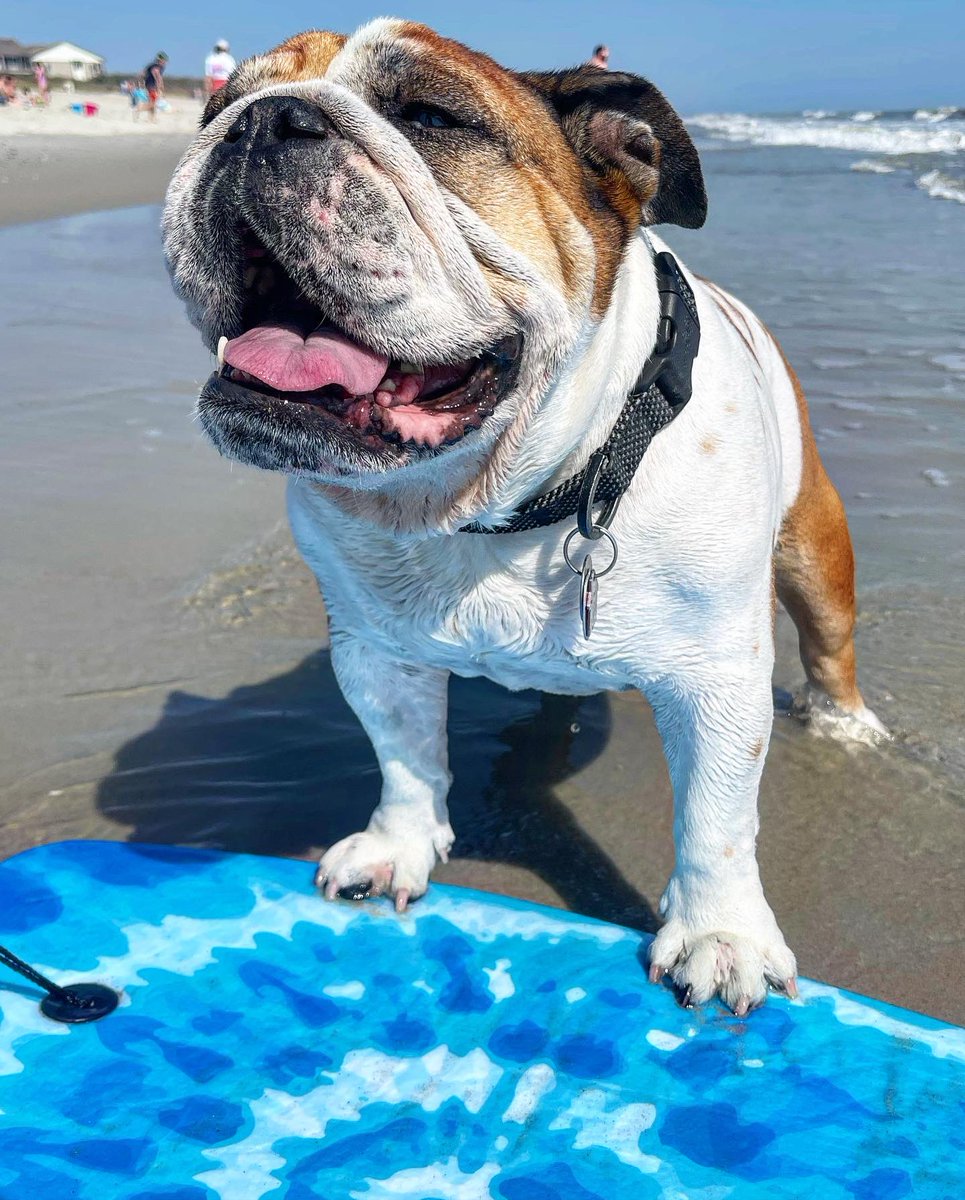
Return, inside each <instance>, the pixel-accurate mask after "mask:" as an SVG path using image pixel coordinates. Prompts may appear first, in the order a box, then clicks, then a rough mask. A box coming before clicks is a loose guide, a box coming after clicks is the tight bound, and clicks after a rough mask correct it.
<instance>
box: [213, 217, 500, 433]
mask: <svg viewBox="0 0 965 1200" xmlns="http://www.w3.org/2000/svg"><path fill="white" fill-rule="evenodd" d="M243 245H244V254H245V268H244V284H245V295H244V306H243V318H242V325H243V326H244V332H242V333H241V334H239V335H238V336H236V337H233V338H227V337H222V338H221V339H220V342H219V345H218V361H219V370H218V371H217V372H216V373H215V376H213V377H212V379H211V380H210V381H209V385H208V387H207V388H206V389H205V391H206V393H207V399H208V400H209V401H211V400H213V399H214V398H215V395H214V394H215V393H217V392H220V393H221V394H222V396H223V397H224V399H226V400H231V399H232V398H234V399H237V398H238V393H239V392H244V393H245V394H246V397H247V400H248V405H249V407H250V406H251V404H252V403H254V404H256V405H257V406H258V408H259V409H260V410H261V412H262V416H263V417H269V416H270V415H271V412H275V414H276V415H277V416H278V417H279V419H283V420H282V424H290V423H291V419H292V418H295V420H296V422H297V424H298V425H299V426H304V425H305V424H306V422H309V423H310V422H312V421H313V419H314V420H318V421H321V422H324V423H325V424H326V426H327V427H328V428H327V432H328V433H329V434H333V433H335V430H334V429H333V428H332V425H333V424H334V425H337V426H339V427H340V429H341V432H342V434H343V435H344V436H347V438H348V440H349V441H350V442H351V443H352V445H353V448H354V449H356V450H358V449H360V448H361V446H360V442H361V443H362V444H364V445H365V446H367V447H369V448H370V449H382V450H389V449H390V447H409V448H412V449H419V450H423V451H425V450H428V451H433V450H438V449H440V448H441V447H443V446H446V445H448V444H450V443H452V442H455V441H458V440H459V439H461V438H463V437H465V435H466V434H467V433H469V432H471V431H472V430H475V429H479V428H480V427H481V426H482V424H483V422H484V421H485V420H486V418H487V417H489V416H491V415H492V413H493V412H494V411H495V409H496V406H497V404H498V403H499V401H500V400H501V399H502V398H503V396H504V395H505V394H506V393H507V391H508V390H509V388H510V387H511V385H512V382H513V379H514V377H515V368H516V365H517V362H518V359H519V355H520V351H521V347H522V339H521V338H520V337H519V336H511V337H507V338H504V339H503V340H502V341H500V342H499V343H498V344H497V345H495V346H493V347H492V348H491V349H488V350H486V351H485V352H483V353H482V354H479V355H477V356H475V357H472V358H466V359H462V360H459V361H455V362H414V361H406V360H400V359H391V358H389V357H388V356H387V355H385V354H382V353H381V352H379V351H378V350H375V349H372V348H371V347H370V346H366V345H364V344H363V343H362V342H360V341H358V340H355V339H354V338H352V337H349V336H348V335H347V334H346V333H344V332H343V331H342V330H340V329H338V328H337V327H336V326H335V325H334V324H333V323H332V321H331V320H330V319H328V318H326V317H325V316H324V315H323V314H322V313H321V311H320V310H319V309H318V308H317V307H316V306H315V305H314V304H313V303H312V302H311V300H310V299H308V298H307V297H306V296H305V295H304V294H303V293H302V292H301V290H300V288H299V287H298V285H297V284H296V283H295V282H294V281H293V280H292V279H291V277H290V276H289V275H288V274H287V272H285V270H284V268H283V267H282V266H281V264H280V263H279V262H278V261H277V259H276V258H275V257H274V256H273V255H272V254H271V253H270V252H269V251H268V250H266V249H265V248H264V247H263V246H261V245H260V244H259V243H258V242H257V241H255V240H254V238H253V237H252V236H251V235H250V234H249V235H247V236H246V238H245V240H244V243H243ZM225 383H226V384H228V385H233V386H229V387H227V388H225V387H223V386H218V385H222V384H225ZM212 385H215V386H214V387H213V386H212ZM202 400H203V401H204V400H205V396H204V395H203V396H202ZM202 415H204V414H202ZM252 432H253V431H252ZM216 440H219V441H220V439H216ZM273 440H275V439H274V437H273Z"/></svg>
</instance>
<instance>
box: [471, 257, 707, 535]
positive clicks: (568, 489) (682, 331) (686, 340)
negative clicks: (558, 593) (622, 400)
mask: <svg viewBox="0 0 965 1200" xmlns="http://www.w3.org/2000/svg"><path fill="white" fill-rule="evenodd" d="M653 267H654V272H655V274H656V281H657V289H658V291H659V292H660V320H659V323H658V325H657V345H656V348H655V349H654V352H653V353H652V354H651V355H650V357H649V358H648V359H647V361H646V363H645V364H644V367H643V370H642V371H641V372H640V375H639V377H638V378H637V382H636V383H635V384H634V386H633V390H632V391H631V393H630V395H629V396H628V397H627V402H626V404H625V405H624V406H623V410H622V411H621V413H620V415H619V417H617V420H616V424H615V425H614V426H613V429H612V431H611V433H610V436H609V438H607V440H606V442H604V444H603V445H602V446H601V447H600V448H599V449H598V450H596V451H595V452H594V453H593V454H592V455H591V456H590V460H589V462H588V463H587V465H586V466H585V467H584V468H583V470H582V471H580V472H579V473H578V474H576V475H571V476H570V478H569V479H565V480H564V481H563V482H562V483H561V484H559V485H558V486H557V487H555V488H553V489H552V491H549V492H545V493H543V495H541V496H535V497H534V498H533V499H532V500H527V501H526V503H525V504H522V505H521V506H520V507H519V508H518V509H517V510H516V512H515V513H514V514H513V515H512V516H511V517H510V518H509V520H508V521H506V522H505V523H504V524H502V525H500V526H499V527H498V528H489V527H487V526H485V525H480V524H479V523H478V522H476V521H474V522H473V523H472V524H471V525H463V526H462V528H461V529H460V530H459V532H460V533H522V532H523V531H524V530H527V529H539V528H541V527H542V526H544V525H555V524H556V523H557V522H558V521H565V520H566V519H567V517H572V516H573V515H574V514H576V513H577V512H578V510H579V509H580V500H581V496H582V497H583V499H584V501H588V503H586V505H585V507H586V509H587V512H589V510H590V509H592V507H593V506H594V505H596V504H605V505H606V506H607V507H606V510H605V513H604V515H603V517H601V519H600V525H601V526H602V527H603V528H605V527H606V525H608V524H609V522H610V520H612V518H613V515H614V513H615V512H616V507H617V505H618V504H619V502H620V498H621V497H622V495H623V493H624V492H625V491H626V490H627V488H628V487H629V486H630V480H631V479H632V478H633V476H634V475H635V474H636V471H637V468H638V467H639V466H640V462H641V460H642V458H643V456H644V454H645V453H646V450H647V447H648V446H649V445H650V443H651V442H652V441H653V439H654V437H655V436H656V434H658V433H659V432H660V430H661V429H663V427H664V426H665V425H669V424H670V422H671V421H672V420H673V419H674V417H675V416H676V415H677V414H678V413H679V412H680V411H681V410H682V409H683V407H684V405H685V404H686V403H687V401H688V400H689V399H690V396H691V390H692V389H691V371H692V368H693V363H694V359H695V358H696V357H697V351H698V348H699V346H700V321H699V319H698V317H697V302H696V301H695V300H694V294H693V292H692V291H691V288H690V284H688V282H687V280H686V279H685V278H684V276H683V273H682V272H681V270H680V267H679V266H678V265H677V260H676V259H675V258H674V257H673V255H672V254H668V253H667V252H666V251H661V253H659V254H657V255H655V256H654V258H653ZM594 484H595V486H594ZM581 516H582V514H581ZM582 525H583V521H582V520H581V528H582ZM597 536H599V535H597Z"/></svg>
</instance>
